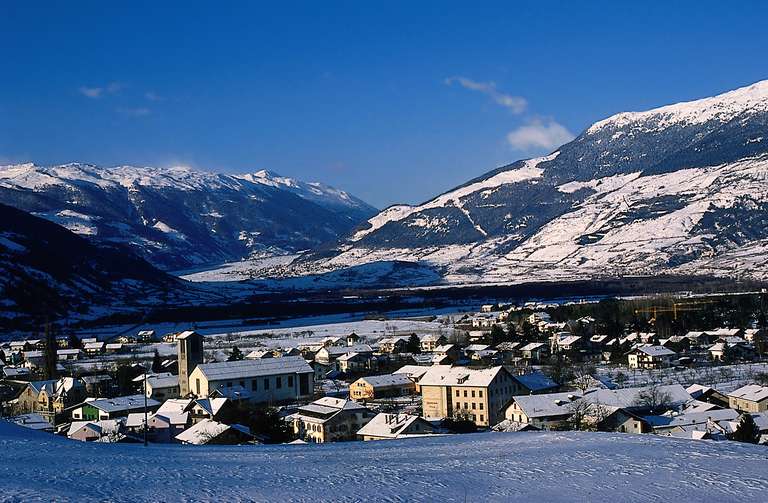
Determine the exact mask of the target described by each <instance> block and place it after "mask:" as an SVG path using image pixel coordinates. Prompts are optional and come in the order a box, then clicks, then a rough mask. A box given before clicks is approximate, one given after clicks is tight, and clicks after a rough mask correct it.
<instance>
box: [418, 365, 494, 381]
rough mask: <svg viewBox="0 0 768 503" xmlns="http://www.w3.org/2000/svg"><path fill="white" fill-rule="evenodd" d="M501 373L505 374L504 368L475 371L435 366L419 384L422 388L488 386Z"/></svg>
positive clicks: (448, 366)
mask: <svg viewBox="0 0 768 503" xmlns="http://www.w3.org/2000/svg"><path fill="white" fill-rule="evenodd" d="M499 372H505V370H504V368H503V367H492V368H487V369H474V368H469V367H452V366H450V365H433V366H432V367H430V368H429V370H427V372H426V373H425V374H424V376H423V377H422V378H421V380H420V381H419V384H420V385H421V386H488V385H490V384H491V382H492V381H493V380H494V379H495V378H496V376H497V375H499Z"/></svg>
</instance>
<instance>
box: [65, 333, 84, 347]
mask: <svg viewBox="0 0 768 503" xmlns="http://www.w3.org/2000/svg"><path fill="white" fill-rule="evenodd" d="M82 345H83V344H82V343H81V342H80V339H79V338H78V337H77V336H76V335H75V334H74V333H73V332H70V333H69V334H67V347H69V348H72V349H79V348H81V347H82Z"/></svg>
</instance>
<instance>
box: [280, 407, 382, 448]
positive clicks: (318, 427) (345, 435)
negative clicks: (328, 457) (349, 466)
mask: <svg viewBox="0 0 768 503" xmlns="http://www.w3.org/2000/svg"><path fill="white" fill-rule="evenodd" d="M373 416H374V413H373V412H371V411H370V410H368V409H367V408H366V407H365V406H364V405H362V404H359V403H357V402H355V401H354V400H347V399H343V398H333V397H329V396H326V397H323V398H320V399H319V400H315V401H314V402H312V403H310V404H308V405H303V406H301V407H299V408H298V412H296V413H295V414H293V415H291V416H289V418H290V419H291V421H292V422H293V431H294V433H296V435H298V437H299V438H300V439H302V440H305V441H307V442H313V443H325V442H341V441H346V440H355V439H356V438H357V437H356V435H357V432H358V430H359V429H360V428H362V427H363V426H365V425H366V424H367V423H368V422H369V421H370V420H371V419H372V418H373Z"/></svg>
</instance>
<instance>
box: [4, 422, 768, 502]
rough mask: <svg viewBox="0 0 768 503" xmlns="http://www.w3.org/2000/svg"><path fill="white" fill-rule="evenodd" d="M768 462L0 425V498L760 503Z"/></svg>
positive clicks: (645, 449) (649, 448)
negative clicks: (145, 435) (205, 440)
mask: <svg viewBox="0 0 768 503" xmlns="http://www.w3.org/2000/svg"><path fill="white" fill-rule="evenodd" d="M767 456H768V454H766V448H765V447H762V446H750V445H744V444H737V443H734V442H719V443H715V442H709V441H694V440H677V439H671V438H664V437H655V436H650V435H630V434H604V433H579V432H563V433H484V434H473V435H462V436H444V437H439V438H425V439H414V440H392V441H380V442H365V443H363V442H354V443H350V442H345V443H338V444H327V445H282V446H247V447H227V446H211V447H192V446H172V445H150V446H149V447H146V448H145V447H143V446H141V445H136V444H133V445H131V444H111V445H110V444H86V443H80V442H75V441H70V440H67V439H65V438H62V437H53V436H51V435H49V434H46V433H42V432H34V431H31V430H26V431H24V430H22V429H21V428H20V427H17V426H13V425H10V424H8V423H5V422H2V421H0V480H2V481H3V491H2V493H0V500H2V501H62V502H65V501H216V502H221V501H258V502H262V501H263V502H267V501H269V502H274V501H295V502H304V501H306V502H325V501H334V502H353V501H388V502H397V501H424V502H427V501H428V502H432V501H444V502H466V501H472V502H474V501H489V502H496V501H504V502H512V501H520V502H531V501H547V502H553V503H558V502H574V501H582V502H602V501H606V502H613V503H622V502H637V501H674V502H679V503H687V502H700V501H717V502H720V503H730V502H743V501H763V500H764V499H765V494H766V493H768V472H766V470H765V463H766V459H768V458H767ZM64 461H66V462H64Z"/></svg>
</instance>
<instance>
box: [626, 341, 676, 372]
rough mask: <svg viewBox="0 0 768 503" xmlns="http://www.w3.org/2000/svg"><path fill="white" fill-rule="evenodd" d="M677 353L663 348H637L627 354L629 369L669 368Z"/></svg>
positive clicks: (649, 346)
mask: <svg viewBox="0 0 768 503" xmlns="http://www.w3.org/2000/svg"><path fill="white" fill-rule="evenodd" d="M676 358H677V353H675V352H674V351H672V350H671V349H669V348H665V347H664V346H651V345H648V346H645V345H643V346H638V347H636V348H634V349H632V350H630V351H629V353H627V361H628V364H629V368H631V369H660V368H666V367H671V366H672V363H673V362H674V360H675V359H676Z"/></svg>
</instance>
